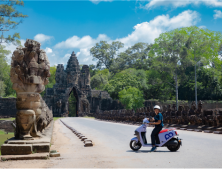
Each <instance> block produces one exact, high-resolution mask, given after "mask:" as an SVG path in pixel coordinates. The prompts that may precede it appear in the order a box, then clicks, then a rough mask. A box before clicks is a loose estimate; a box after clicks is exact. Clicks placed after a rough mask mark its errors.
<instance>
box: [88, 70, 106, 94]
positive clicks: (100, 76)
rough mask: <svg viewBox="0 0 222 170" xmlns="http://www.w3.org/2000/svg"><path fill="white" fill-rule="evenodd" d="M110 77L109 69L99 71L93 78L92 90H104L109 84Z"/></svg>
mask: <svg viewBox="0 0 222 170" xmlns="http://www.w3.org/2000/svg"><path fill="white" fill-rule="evenodd" d="M109 77H110V73H109V70H108V69H104V70H99V71H97V73H96V74H95V75H94V76H93V77H92V78H91V82H90V84H91V87H92V89H95V90H103V89H104V87H105V85H106V84H107V83H108V79H109Z"/></svg>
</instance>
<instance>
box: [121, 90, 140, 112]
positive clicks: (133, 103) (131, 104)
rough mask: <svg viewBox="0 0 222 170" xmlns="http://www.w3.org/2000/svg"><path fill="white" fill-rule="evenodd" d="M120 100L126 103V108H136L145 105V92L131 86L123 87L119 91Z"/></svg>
mask: <svg viewBox="0 0 222 170" xmlns="http://www.w3.org/2000/svg"><path fill="white" fill-rule="evenodd" d="M119 100H120V102H121V103H122V104H123V105H125V107H126V109H134V110H136V109H137V108H141V107H144V105H143V102H144V98H143V93H142V92H141V91H140V90H139V89H137V88H135V87H129V88H128V89H127V90H126V89H123V90H122V91H120V92H119Z"/></svg>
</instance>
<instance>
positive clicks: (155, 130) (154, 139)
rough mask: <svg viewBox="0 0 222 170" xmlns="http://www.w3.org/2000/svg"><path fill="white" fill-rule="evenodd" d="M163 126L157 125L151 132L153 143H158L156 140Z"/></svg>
mask: <svg viewBox="0 0 222 170" xmlns="http://www.w3.org/2000/svg"><path fill="white" fill-rule="evenodd" d="M162 128H163V127H162V126H156V127H155V128H154V129H153V131H152V133H151V141H152V145H156V140H158V134H159V132H160V131H161V130H162Z"/></svg>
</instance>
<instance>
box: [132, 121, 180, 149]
mask: <svg viewBox="0 0 222 170" xmlns="http://www.w3.org/2000/svg"><path fill="white" fill-rule="evenodd" d="M148 123H149V121H148V120H147V119H146V118H145V119H143V124H142V125H141V126H140V127H138V128H137V129H136V130H135V134H134V135H136V137H134V138H132V139H131V141H130V148H131V149H132V150H133V151H138V150H139V149H140V148H141V147H142V146H143V147H152V144H148V143H147V140H146V128H147V127H148V126H149V124H148ZM176 136H179V135H178V134H177V131H176V129H175V128H172V129H163V130H161V131H160V132H159V134H158V137H157V138H156V147H167V148H168V149H169V150H170V151H172V152H175V151H177V150H178V149H179V148H180V146H182V142H181V139H179V138H178V137H176Z"/></svg>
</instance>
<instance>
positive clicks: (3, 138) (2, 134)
mask: <svg viewBox="0 0 222 170" xmlns="http://www.w3.org/2000/svg"><path fill="white" fill-rule="evenodd" d="M11 137H14V133H13V132H12V133H8V134H5V131H2V130H0V147H1V146H2V144H4V142H5V141H6V140H7V139H9V138H11ZM0 155H1V149H0Z"/></svg>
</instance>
